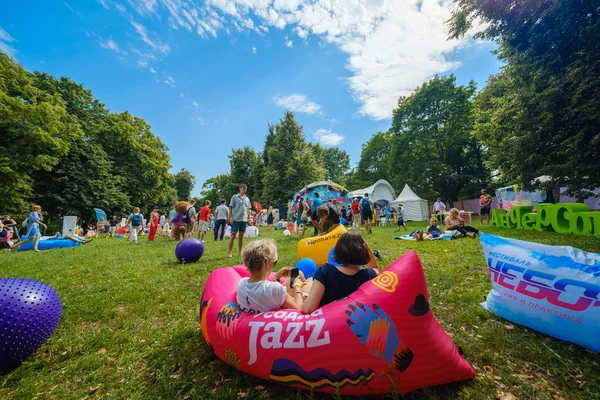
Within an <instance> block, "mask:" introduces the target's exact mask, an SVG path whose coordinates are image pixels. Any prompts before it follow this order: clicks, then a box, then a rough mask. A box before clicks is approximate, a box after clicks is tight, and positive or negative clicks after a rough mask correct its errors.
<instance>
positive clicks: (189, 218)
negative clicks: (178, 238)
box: [183, 199, 198, 238]
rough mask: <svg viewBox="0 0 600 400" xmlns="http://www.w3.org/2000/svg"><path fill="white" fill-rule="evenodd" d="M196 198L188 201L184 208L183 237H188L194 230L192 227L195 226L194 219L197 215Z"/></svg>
mask: <svg viewBox="0 0 600 400" xmlns="http://www.w3.org/2000/svg"><path fill="white" fill-rule="evenodd" d="M195 206H196V200H194V199H192V200H190V202H189V203H188V205H187V207H186V209H185V216H184V217H183V220H184V222H185V223H186V230H185V237H186V238H189V237H190V236H191V235H192V233H193V232H194V228H195V227H196V220H197V219H198V215H196V207H195Z"/></svg>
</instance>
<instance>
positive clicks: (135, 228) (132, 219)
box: [125, 207, 144, 244]
mask: <svg viewBox="0 0 600 400" xmlns="http://www.w3.org/2000/svg"><path fill="white" fill-rule="evenodd" d="M125 225H129V240H131V241H132V242H133V243H135V244H137V242H138V241H137V237H138V233H139V231H141V230H143V229H144V217H143V216H142V214H140V208H139V207H135V208H134V209H133V212H132V213H131V214H129V217H127V222H126V223H125Z"/></svg>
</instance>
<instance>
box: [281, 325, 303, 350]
mask: <svg viewBox="0 0 600 400" xmlns="http://www.w3.org/2000/svg"><path fill="white" fill-rule="evenodd" d="M302 325H304V324H303V323H302V322H290V323H289V324H288V326H287V328H286V330H285V331H286V332H289V331H292V332H291V333H290V336H288V338H287V339H286V340H285V343H284V344H283V348H284V349H303V348H304V336H303V335H298V333H300V329H302ZM296 336H298V341H296Z"/></svg>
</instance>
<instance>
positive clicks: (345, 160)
mask: <svg viewBox="0 0 600 400" xmlns="http://www.w3.org/2000/svg"><path fill="white" fill-rule="evenodd" d="M314 147H315V155H317V154H318V157H317V162H318V163H319V164H320V165H322V166H323V168H325V178H326V179H330V180H332V181H334V182H336V183H339V184H340V185H343V184H344V183H345V182H344V181H345V179H346V173H347V172H348V170H349V169H350V156H349V155H348V153H346V152H345V151H344V150H342V149H340V148H338V147H325V148H323V147H321V146H320V145H318V144H316V145H315V146H314Z"/></svg>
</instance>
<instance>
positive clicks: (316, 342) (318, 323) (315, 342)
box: [306, 318, 330, 347]
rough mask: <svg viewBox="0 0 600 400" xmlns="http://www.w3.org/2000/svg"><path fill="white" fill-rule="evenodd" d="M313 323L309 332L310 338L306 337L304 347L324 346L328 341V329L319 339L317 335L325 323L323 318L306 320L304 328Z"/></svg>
mask: <svg viewBox="0 0 600 400" xmlns="http://www.w3.org/2000/svg"><path fill="white" fill-rule="evenodd" d="M311 325H313V326H314V329H313V331H312V332H311V333H310V338H308V343H307V344H306V347H317V346H325V345H326V344H329V343H330V340H329V331H325V332H324V333H323V337H322V338H321V339H319V335H320V334H321V330H322V329H323V326H324V325H325V320H324V319H323V318H321V319H316V320H314V321H306V329H309V328H310V326H311Z"/></svg>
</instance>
